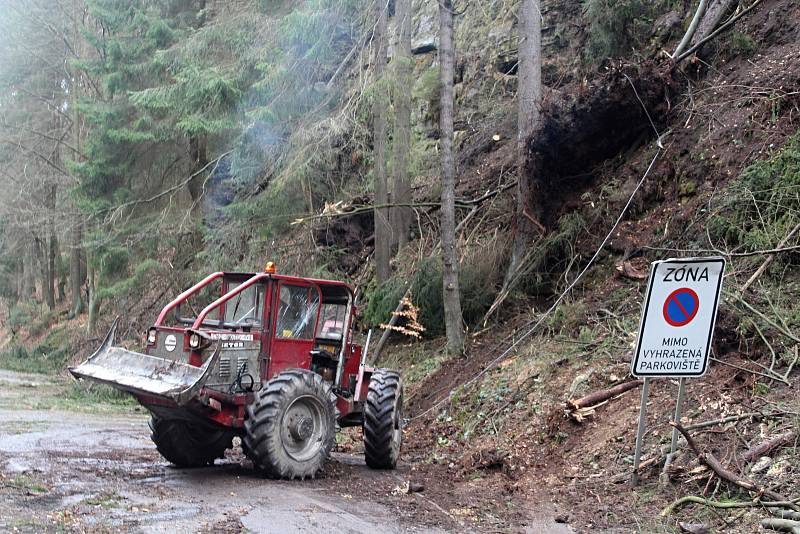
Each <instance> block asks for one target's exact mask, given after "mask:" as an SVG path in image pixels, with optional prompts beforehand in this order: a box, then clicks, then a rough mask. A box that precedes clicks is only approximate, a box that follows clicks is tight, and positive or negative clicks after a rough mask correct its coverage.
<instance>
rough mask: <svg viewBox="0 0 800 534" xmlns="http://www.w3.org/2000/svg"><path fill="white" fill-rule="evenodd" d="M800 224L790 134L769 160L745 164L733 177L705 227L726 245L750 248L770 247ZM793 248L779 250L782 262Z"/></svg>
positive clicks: (797, 156)
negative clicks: (786, 142) (743, 168)
mask: <svg viewBox="0 0 800 534" xmlns="http://www.w3.org/2000/svg"><path fill="white" fill-rule="evenodd" d="M797 224H800V136H799V137H795V138H793V139H792V140H791V141H790V142H789V143H788V144H787V145H786V146H785V147H784V148H783V150H781V151H780V152H778V153H777V154H775V155H773V156H772V157H771V158H770V159H768V160H764V161H759V162H757V163H754V164H753V165H750V166H749V167H747V168H746V169H745V170H744V171H743V172H742V173H741V175H740V176H739V177H738V178H737V179H736V180H735V181H733V182H732V183H731V184H730V185H729V187H728V191H727V193H726V195H725V197H724V199H723V200H722V204H721V205H720V206H719V208H718V209H716V210H714V212H713V214H712V216H711V218H710V222H709V231H710V235H711V236H712V238H713V239H714V240H715V241H717V242H720V246H722V247H724V248H726V249H727V250H737V251H752V250H760V249H770V248H773V247H775V246H776V245H777V244H778V243H779V242H780V241H781V239H783V238H784V237H785V236H786V235H787V234H788V233H789V231H791V230H792V229H793V228H794V227H795V226H796V225H797ZM798 256H800V255H798V254H797V253H787V254H780V255H778V256H776V258H775V260H776V262H779V264H784V265H785V264H787V263H788V262H792V261H793V260H796V259H797V258H798Z"/></svg>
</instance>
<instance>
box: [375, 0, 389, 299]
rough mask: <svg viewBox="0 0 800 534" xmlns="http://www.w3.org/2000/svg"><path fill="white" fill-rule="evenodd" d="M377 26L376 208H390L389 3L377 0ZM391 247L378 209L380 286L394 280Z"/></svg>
mask: <svg viewBox="0 0 800 534" xmlns="http://www.w3.org/2000/svg"><path fill="white" fill-rule="evenodd" d="M375 5H376V9H377V12H376V17H377V23H376V25H375V36H374V39H373V40H374V44H375V84H376V91H375V100H374V103H373V107H372V111H373V136H374V144H375V167H374V169H373V173H374V176H375V204H376V205H378V206H386V205H387V204H389V191H388V187H387V183H386V99H385V98H384V94H385V90H384V88H383V85H382V82H383V72H384V69H385V66H386V8H387V7H386V6H387V2H386V0H376V2H375ZM391 246H392V227H391V224H390V222H389V208H386V207H381V208H375V271H376V276H377V278H378V283H379V284H380V283H383V282H385V281H386V280H388V279H389V277H390V276H391V274H392V273H391V267H390V265H389V260H390V253H391Z"/></svg>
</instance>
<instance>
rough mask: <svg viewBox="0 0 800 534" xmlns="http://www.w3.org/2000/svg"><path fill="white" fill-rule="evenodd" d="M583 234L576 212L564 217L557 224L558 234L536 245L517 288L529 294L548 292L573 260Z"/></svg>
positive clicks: (581, 224) (583, 228)
mask: <svg viewBox="0 0 800 534" xmlns="http://www.w3.org/2000/svg"><path fill="white" fill-rule="evenodd" d="M585 230H586V220H585V219H584V218H583V215H581V214H580V213H579V212H577V211H576V212H573V213H568V214H566V215H564V216H562V217H561V219H559V221H558V230H557V231H554V232H550V233H549V234H547V236H545V238H544V239H543V240H542V241H540V242H539V243H537V244H536V246H535V247H534V248H533V250H532V251H531V255H530V259H528V261H527V262H526V263H525V267H524V269H523V270H522V283H521V284H520V288H521V289H522V290H523V291H525V292H526V293H529V294H539V293H547V292H551V291H553V289H554V286H555V285H556V284H558V282H559V280H563V279H564V276H565V271H566V270H567V269H569V267H570V266H571V264H572V263H571V262H572V261H573V259H574V258H575V249H574V246H575V241H576V240H577V238H578V236H579V235H580V234H581V233H583V232H584V231H585Z"/></svg>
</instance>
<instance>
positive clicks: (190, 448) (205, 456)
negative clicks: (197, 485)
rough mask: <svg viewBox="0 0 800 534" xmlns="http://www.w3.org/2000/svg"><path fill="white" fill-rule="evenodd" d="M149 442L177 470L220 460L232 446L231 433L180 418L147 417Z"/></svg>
mask: <svg viewBox="0 0 800 534" xmlns="http://www.w3.org/2000/svg"><path fill="white" fill-rule="evenodd" d="M150 430H151V431H152V433H151V434H150V439H152V440H153V443H155V444H156V449H157V450H158V452H159V453H161V456H163V457H164V458H166V459H167V460H168V461H169V462H171V463H173V464H175V465H177V466H178V467H202V466H205V465H209V464H213V463H214V460H216V459H217V458H222V457H223V456H224V455H225V451H226V450H227V449H230V448H231V447H232V446H233V434H231V433H230V432H228V431H227V430H224V429H216V428H211V427H206V426H202V425H197V424H192V423H190V422H188V421H184V420H182V419H161V418H160V417H156V416H151V417H150Z"/></svg>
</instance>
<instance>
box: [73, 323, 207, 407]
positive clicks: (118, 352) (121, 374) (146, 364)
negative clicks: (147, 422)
mask: <svg viewBox="0 0 800 534" xmlns="http://www.w3.org/2000/svg"><path fill="white" fill-rule="evenodd" d="M116 329H117V321H116V320H115V321H114V325H113V326H112V327H111V330H109V331H108V334H106V337H105V339H104V340H103V344H102V345H101V346H100V348H99V349H97V351H96V352H95V353H94V354H92V355H91V356H90V357H89V358H88V359H87V360H86V361H85V362H83V363H82V364H80V365H78V366H76V367H70V369H69V372H70V373H72V375H73V376H74V377H76V378H85V379H87V380H93V381H95V382H100V383H103V384H108V385H110V386H112V387H115V388H117V389H120V390H122V391H127V392H129V393H133V394H144V395H149V396H154V397H161V398H164V399H168V400H171V401H174V402H176V403H177V404H179V405H181V406H182V405H185V404H186V403H188V402H189V401H190V400H192V399H193V398H195V397H196V396H197V395H198V393H199V392H200V388H202V387H203V385H204V384H205V383H206V380H208V377H209V376H210V375H211V370H212V369H213V368H214V364H215V363H216V362H217V359H218V358H219V352H220V345H219V343H217V346H216V348H215V349H214V354H212V356H211V357H210V358H209V359H208V360H206V362H205V363H204V364H203V366H202V367H195V366H193V365H189V364H188V363H183V362H177V361H174V360H168V359H165V358H158V357H156V356H149V355H147V354H140V353H138V352H133V351H130V350H126V349H123V348H122V347H114V346H113V344H114V335H115V333H116Z"/></svg>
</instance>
